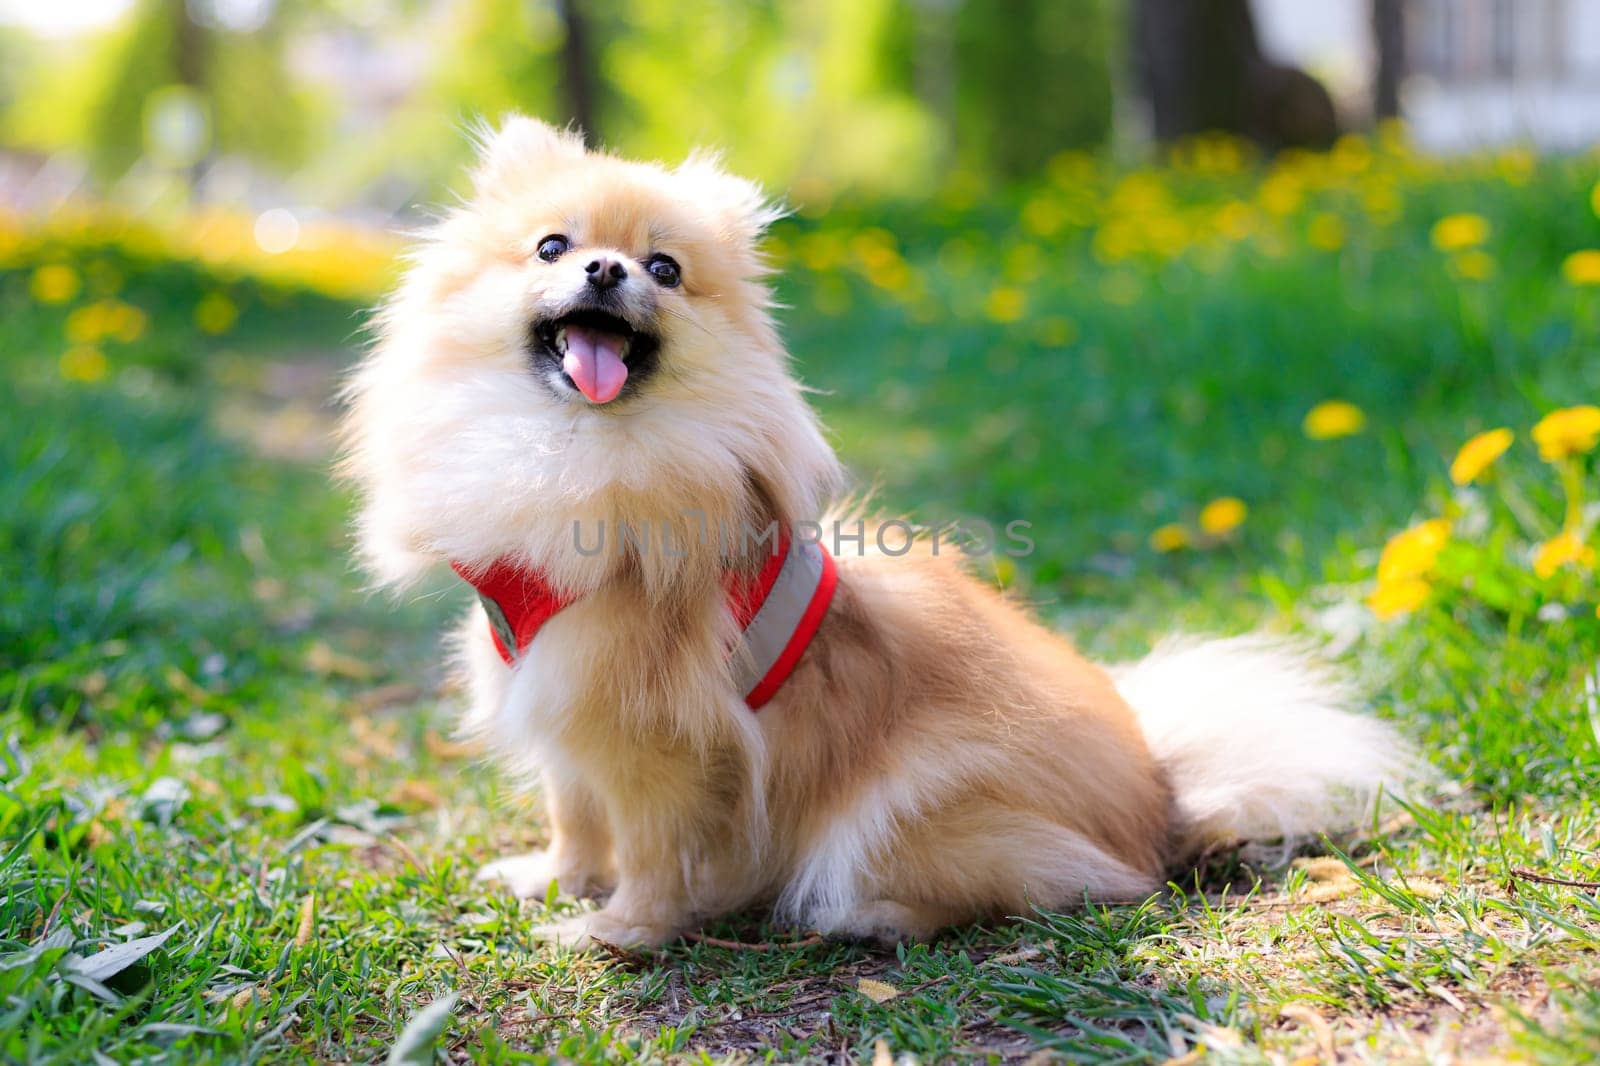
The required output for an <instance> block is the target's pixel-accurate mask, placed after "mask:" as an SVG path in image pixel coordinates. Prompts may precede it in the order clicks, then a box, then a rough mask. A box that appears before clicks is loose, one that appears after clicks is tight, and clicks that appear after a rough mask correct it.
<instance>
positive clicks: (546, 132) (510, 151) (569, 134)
mask: <svg viewBox="0 0 1600 1066" xmlns="http://www.w3.org/2000/svg"><path fill="white" fill-rule="evenodd" d="M472 138H473V141H474V142H475V143H476V144H477V146H478V165H477V166H476V167H474V168H473V170H472V187H473V189H474V191H476V192H477V193H478V194H479V195H483V194H484V193H489V192H493V191H494V190H496V189H499V188H503V187H505V185H506V184H507V183H508V182H509V181H510V180H511V179H512V178H513V177H514V176H516V175H518V174H537V173H539V172H540V171H541V170H544V169H547V168H548V167H549V166H550V164H551V162H553V161H556V160H569V161H575V160H579V159H582V158H583V157H584V154H585V152H586V149H585V148H584V146H583V134H582V133H580V132H578V131H577V130H572V129H565V130H563V129H557V128H556V127H554V126H552V125H550V124H549V123H548V122H541V121H539V120H538V119H536V118H529V117H528V116H526V115H519V114H516V113H512V114H509V115H507V116H506V117H505V118H504V119H502V120H501V122H500V128H499V129H495V128H494V127H493V126H491V125H490V124H489V123H488V122H483V123H481V124H479V125H478V127H477V128H476V129H474V130H473V131H472Z"/></svg>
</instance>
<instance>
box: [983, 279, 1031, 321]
mask: <svg viewBox="0 0 1600 1066" xmlns="http://www.w3.org/2000/svg"><path fill="white" fill-rule="evenodd" d="M1027 310H1028V295H1027V293H1025V292H1023V291H1022V290H1021V289H1019V288H1017V287H1016V286H1014V285H997V286H995V288H994V291H992V292H991V293H989V298H988V299H987V300H985V301H984V304H983V313H984V314H985V315H987V316H988V317H989V320H990V321H991V322H1016V321H1017V320H1019V319H1020V318H1022V316H1023V314H1024V313H1025V312H1026V311H1027Z"/></svg>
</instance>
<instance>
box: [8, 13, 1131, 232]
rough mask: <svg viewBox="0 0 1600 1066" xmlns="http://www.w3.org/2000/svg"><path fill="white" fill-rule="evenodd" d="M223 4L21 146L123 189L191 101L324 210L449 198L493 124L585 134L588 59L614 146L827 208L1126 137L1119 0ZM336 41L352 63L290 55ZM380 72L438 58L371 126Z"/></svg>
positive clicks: (138, 47)
mask: <svg viewBox="0 0 1600 1066" xmlns="http://www.w3.org/2000/svg"><path fill="white" fill-rule="evenodd" d="M214 7H215V5H211V4H206V3H191V2H189V0H139V2H138V3H137V4H136V5H135V6H134V8H133V10H132V11H131V12H130V14H129V15H128V16H127V17H126V18H125V19H124V20H123V22H122V23H121V24H119V25H118V26H116V27H115V28H113V29H110V30H108V31H106V32H104V33H102V34H100V35H99V36H98V38H96V39H92V40H88V41H81V42H75V43H74V45H73V47H72V48H70V49H65V48H62V49H56V50H54V51H50V53H49V54H50V58H49V60H48V61H35V62H34V63H32V65H31V69H30V70H29V74H28V77H27V79H26V80H27V85H26V88H25V90H19V96H18V98H17V99H16V100H15V101H14V102H13V103H12V104H11V106H9V108H7V113H6V115H5V120H4V123H3V127H4V139H5V140H6V141H7V142H9V143H12V144H15V145H21V146H25V147H29V148H32V149H36V150H43V151H56V150H60V149H72V150H75V151H77V152H79V153H81V154H83V155H84V156H86V157H87V158H88V159H89V160H90V161H91V162H92V163H93V165H94V168H95V170H96V173H97V174H98V175H99V176H100V177H101V178H102V179H103V180H105V181H107V182H110V181H114V180H115V179H117V178H118V177H120V176H121V175H122V174H123V173H125V172H126V171H127V170H128V169H129V167H131V166H132V165H133V164H134V163H135V162H136V161H137V160H139V159H140V158H141V156H145V155H148V154H149V152H150V150H151V144H150V143H149V141H150V136H149V133H148V129H149V127H150V124H151V123H150V119H151V108H152V106H153V102H156V101H160V100H162V99H163V98H164V97H163V93H165V92H166V91H167V90H168V89H169V88H170V87H171V86H174V85H181V86H188V87H190V88H191V89H192V90H193V91H194V94H195V97H194V99H195V101H196V102H197V103H198V104H199V105H200V113H201V114H202V115H203V116H204V118H205V120H206V121H207V122H208V123H209V135H210V136H209V141H208V143H207V144H206V146H205V151H206V154H207V155H210V156H220V155H232V156H242V157H246V158H248V159H250V160H252V161H253V162H254V163H256V164H257V165H258V166H259V167H261V168H263V169H265V170H268V171H270V172H276V173H279V174H294V175H297V176H299V177H300V178H301V179H302V185H309V186H311V187H314V188H315V189H316V192H317V199H319V200H321V201H322V202H325V203H331V202H336V201H338V200H341V199H347V198H348V199H357V200H359V199H361V198H363V197H364V196H365V197H368V198H370V197H371V194H372V192H373V190H374V189H376V188H382V187H384V186H385V184H386V183H388V184H392V183H394V182H396V181H398V182H400V183H401V185H402V186H403V187H405V188H407V189H409V190H413V191H415V192H416V194H417V195H418V197H419V198H422V199H431V198H435V197H436V196H437V195H438V194H439V193H440V192H441V191H442V190H443V189H444V188H445V187H447V186H448V185H449V183H450V181H451V179H452V178H453V177H454V176H455V175H456V174H457V173H459V170H460V168H461V165H462V163H463V162H464V161H465V158H466V155H467V153H468V152H469V150H470V146H469V144H468V138H467V137H465V136H464V135H463V133H462V131H463V130H464V129H465V128H466V127H467V126H468V125H469V124H470V123H471V122H473V121H474V120H476V119H479V118H489V119H490V120H494V119H497V118H498V117H499V116H501V115H502V114H504V113H505V112H507V111H511V110H520V111H524V112H528V113H531V114H536V115H539V116H541V117H544V118H548V119H551V120H554V121H557V122H563V121H571V120H575V119H577V118H579V117H582V116H580V115H579V114H578V110H579V108H578V107H577V104H576V103H575V101H574V99H573V97H574V93H573V91H572V86H571V83H572V64H573V63H578V64H579V65H581V66H582V68H583V69H584V70H585V71H586V76H585V78H584V80H585V81H586V82H587V83H588V84H589V85H590V86H591V91H590V92H589V93H588V97H589V99H588V100H587V101H585V102H583V103H584V107H583V108H582V109H583V110H585V111H587V114H588V119H589V125H590V126H591V127H592V128H591V129H589V131H588V132H589V133H590V135H591V139H592V140H594V141H596V142H600V143H604V144H606V145H609V146H612V147H615V148H617V149H618V150H620V151H622V152H624V153H627V154H630V155H642V156H650V157H663V158H676V157H681V156H682V155H683V154H684V153H685V152H686V151H687V150H688V149H690V148H692V147H694V146H696V145H710V146H716V147H719V148H722V149H724V150H726V152H727V154H728V156H729V159H730V161H731V163H732V164H733V165H734V166H736V167H737V168H738V169H740V170H742V171H744V172H747V173H751V174H754V175H756V176H757V177H760V178H763V179H765V180H767V181H770V182H772V183H774V184H780V185H782V186H783V187H784V188H786V189H789V190H792V191H793V194H794V196H795V197H796V198H797V199H800V200H803V201H810V202H823V201H826V200H828V199H831V198H832V197H833V196H835V195H837V194H838V193H840V192H845V191H869V192H876V193H889V194H912V195H921V194H925V193H927V192H928V191H929V190H931V189H933V188H935V187H937V186H938V185H939V184H940V183H941V181H942V179H943V178H944V177H945V176H946V175H948V174H949V173H950V171H951V168H952V167H954V168H958V169H959V170H960V171H961V172H962V173H964V174H968V175H971V176H973V177H974V178H977V179H980V180H990V179H996V178H1000V179H1013V178H1018V177H1025V176H1028V175H1030V174H1032V173H1035V172H1036V171H1037V170H1038V169H1039V168H1040V167H1041V166H1042V165H1043V163H1044V162H1045V161H1046V160H1048V159H1049V158H1050V157H1051V156H1052V155H1054V154H1056V153H1058V152H1060V151H1062V150H1063V149H1067V148H1084V147H1093V146H1096V145H1099V144H1101V143H1103V142H1104V141H1105V139H1106V137H1107V135H1108V132H1109V129H1110V118H1111V81H1110V73H1109V67H1110V56H1111V54H1112V52H1113V50H1114V48H1115V44H1114V41H1115V38H1116V33H1115V32H1114V24H1115V22H1116V18H1115V13H1116V11H1115V8H1116V5H1115V4H1114V2H1113V0H1054V2H1051V0H1017V2H1016V3H1008V4H1005V5H995V4H985V3H980V2H977V0H814V2H801V0H763V2H759V3H746V2H738V0H708V2H706V3H703V4H695V5H689V6H685V5H682V4H675V3H670V2H668V0H593V2H585V3H580V4H574V5H565V4H563V3H561V2H559V0H452V2H450V3H448V4H445V5H442V6H430V5H423V4H396V5H385V6H384V7H383V8H382V9H381V14H380V15H379V16H378V17H377V18H376V19H375V18H374V17H373V16H372V14H371V10H370V5H361V4H357V3H350V2H345V0H278V2H277V3H275V4H272V5H270V6H269V8H268V11H267V17H266V18H265V19H264V21H262V22H261V24H260V25H259V26H252V27H250V28H249V29H248V31H245V30H241V29H239V28H237V27H232V28H230V27H229V26H228V25H227V24H226V23H225V22H223V21H221V20H220V19H219V18H217V17H215V13H214V11H213V8H214ZM218 10H220V9H218ZM207 11H213V15H212V16H207V15H206V12H207ZM575 18H576V19H579V20H581V23H582V29H583V31H584V38H585V39H584V41H583V47H581V48H579V49H577V50H576V53H574V51H573V50H572V49H571V48H570V47H569V34H570V32H571V30H572V28H573V24H574V21H573V20H574V19H575ZM319 35H320V38H321V39H322V40H323V41H324V42H325V43H326V42H328V41H333V42H335V43H336V47H333V48H329V49H325V50H324V52H323V53H322V57H321V58H320V59H317V58H313V59H311V60H310V61H309V64H310V65H309V66H307V64H306V63H304V62H301V63H297V64H291V63H289V62H288V60H287V57H288V56H289V55H290V54H291V53H293V52H294V50H295V47H296V45H297V43H303V42H305V41H307V40H310V39H311V38H313V37H318V36H319ZM41 47H43V46H42V45H41ZM408 49H409V51H408ZM3 54H4V53H3V50H0V55H3ZM372 55H387V56H388V57H389V58H388V62H389V63H390V64H391V65H392V64H401V65H403V64H404V63H406V62H409V61H410V60H409V59H408V58H402V57H409V56H412V55H419V56H421V57H422V63H421V66H420V67H419V68H418V69H416V70H414V71H413V70H405V71H403V72H401V73H400V74H399V75H397V78H398V81H399V82H400V83H401V84H402V88H401V89H399V90H397V91H396V96H395V97H394V98H392V99H390V98H385V99H384V100H383V102H382V104H381V106H377V107H376V109H375V110H374V105H372V103H371V102H370V101H368V102H367V103H364V104H361V105H359V106H358V107H356V109H355V110H353V111H352V110H350V109H349V106H348V105H349V102H348V101H347V100H345V99H343V95H344V94H345V90H347V89H348V88H349V86H350V84H351V82H350V79H352V78H353V77H355V75H354V74H352V73H351V72H350V71H348V70H345V71H341V70H338V69H331V68H335V67H337V66H338V65H339V64H343V63H346V62H354V61H355V60H352V59H351V58H350V57H351V56H368V57H370V56H372ZM330 57H332V58H330ZM302 58H303V55H302ZM362 61H363V62H364V61H365V60H362ZM318 64H320V66H319V65H318ZM380 66H382V64H380ZM308 71H309V73H308ZM390 73H391V74H392V73H393V72H392V71H391V72H390ZM384 76H386V77H387V76H390V75H389V74H385V75H384ZM341 79H343V80H341ZM3 92H4V85H3V84H0V101H3V100H4V96H3ZM157 154H158V155H159V153H157Z"/></svg>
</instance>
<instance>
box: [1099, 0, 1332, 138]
mask: <svg viewBox="0 0 1600 1066" xmlns="http://www.w3.org/2000/svg"><path fill="white" fill-rule="evenodd" d="M1132 30H1133V32H1132V33H1131V34H1130V39H1131V42H1132V46H1133V51H1134V55H1133V66H1134V71H1135V74H1136V76H1137V78H1138V81H1139V84H1140V86H1141V88H1142V90H1143V92H1144V96H1145V99H1146V100H1147V101H1148V102H1149V104H1150V109H1151V116H1152V118H1153V120H1154V129H1155V135H1156V139H1157V140H1160V141H1173V140H1177V139H1179V138H1182V137H1188V136H1193V135H1194V134H1197V133H1202V132H1205V131H1207V130H1222V131H1227V132H1230V133H1237V134H1240V135H1242V136H1245V137H1248V138H1250V139H1251V140H1254V141H1256V142H1257V143H1259V144H1261V145H1263V146H1264V147H1267V148H1269V149H1277V148H1287V147H1324V146H1326V145H1328V144H1331V143H1332V142H1333V140H1334V138H1335V137H1337V136H1338V132H1339V123H1338V117H1337V114H1336V113H1335V111H1334V107H1333V98H1332V97H1330V96H1329V95H1328V91H1327V90H1326V89H1324V88H1323V87H1322V85H1321V83H1319V82H1318V81H1317V80H1316V79H1315V78H1312V77H1311V76H1310V75H1309V74H1307V73H1305V72H1304V71H1302V70H1299V69H1297V68H1295V67H1289V66H1284V65H1281V64H1278V63H1273V62H1271V61H1270V60H1269V59H1268V58H1267V57H1266V56H1265V55H1264V54H1263V52H1262V50H1261V41H1260V38H1259V36H1258V35H1257V33H1256V24H1255V17H1254V15H1253V14H1252V13H1251V10H1250V3H1249V0H1134V4H1133V27H1132Z"/></svg>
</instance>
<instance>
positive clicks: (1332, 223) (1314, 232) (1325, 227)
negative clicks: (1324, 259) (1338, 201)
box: [1306, 211, 1344, 252]
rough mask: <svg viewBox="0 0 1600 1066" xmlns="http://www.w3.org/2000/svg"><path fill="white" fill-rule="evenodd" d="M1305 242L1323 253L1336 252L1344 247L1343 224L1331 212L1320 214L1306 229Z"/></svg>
mask: <svg viewBox="0 0 1600 1066" xmlns="http://www.w3.org/2000/svg"><path fill="white" fill-rule="evenodd" d="M1306 242H1307V243H1308V244H1310V245H1311V247H1313V248H1320V249H1321V250H1322V251H1324V252H1337V251H1338V250H1339V249H1340V248H1343V247H1344V222H1343V221H1342V220H1341V219H1340V218H1339V216H1338V215H1335V214H1333V213H1332V212H1328V211H1324V212H1322V213H1321V214H1319V215H1317V216H1316V217H1314V218H1313V219H1312V220H1311V224H1310V225H1309V226H1307V227H1306Z"/></svg>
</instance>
